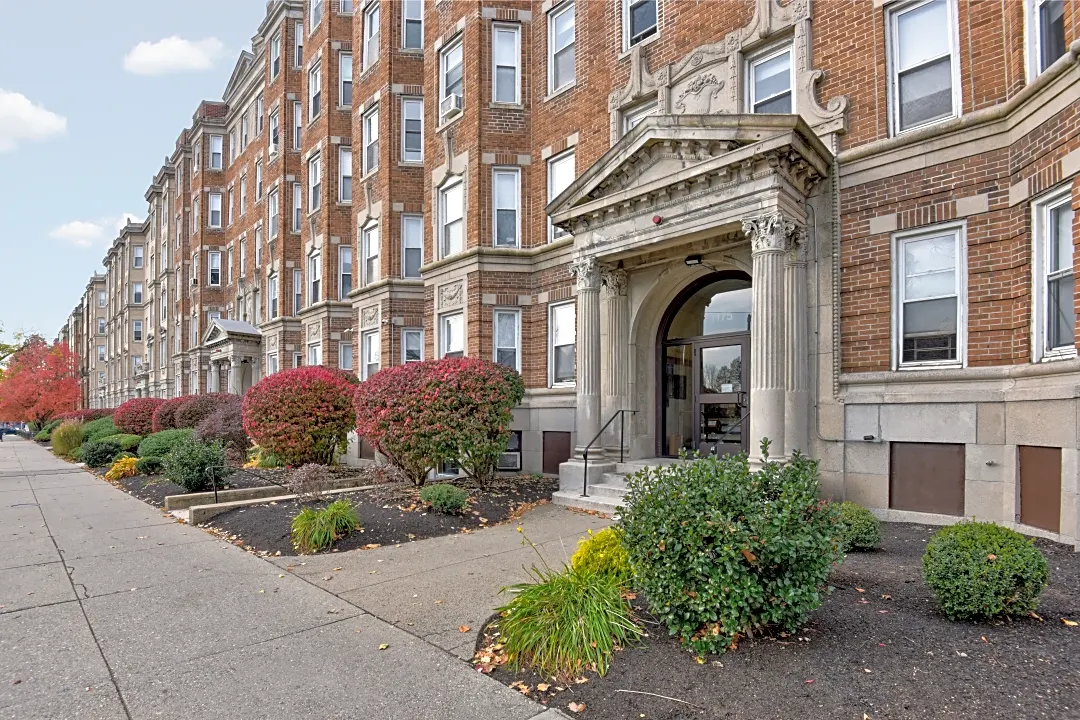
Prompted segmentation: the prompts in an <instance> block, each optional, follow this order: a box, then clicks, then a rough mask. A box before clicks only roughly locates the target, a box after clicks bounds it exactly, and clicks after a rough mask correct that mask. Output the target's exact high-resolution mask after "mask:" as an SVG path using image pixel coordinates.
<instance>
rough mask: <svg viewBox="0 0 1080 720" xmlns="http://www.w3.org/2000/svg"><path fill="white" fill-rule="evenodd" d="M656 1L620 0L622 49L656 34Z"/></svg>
mask: <svg viewBox="0 0 1080 720" xmlns="http://www.w3.org/2000/svg"><path fill="white" fill-rule="evenodd" d="M656 2H657V0H622V6H623V47H624V48H631V47H633V46H634V45H637V44H638V43H639V42H641V41H642V40H644V39H645V38H648V37H651V36H653V35H655V34H656Z"/></svg>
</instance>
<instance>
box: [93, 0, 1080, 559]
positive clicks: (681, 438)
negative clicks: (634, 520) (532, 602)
mask: <svg viewBox="0 0 1080 720" xmlns="http://www.w3.org/2000/svg"><path fill="white" fill-rule="evenodd" d="M1078 54H1080V3H1078V2H1076V1H1075V0H1023V1H1022V2H1021V1H1018V2H1009V3H985V2H976V1H975V0H814V1H813V2H811V0H792V1H791V2H786V3H783V4H781V3H780V2H777V0H737V1H736V0H733V1H731V2H723V3H719V2H695V1H693V0H685V1H683V0H595V1H592V0H590V1H588V2H586V1H585V0H577V1H576V2H574V1H573V0H563V2H555V1H554V0H544V1H541V0H501V1H496V0H427V1H422V0H404V1H402V2H388V1H387V0H383V1H382V2H379V1H378V0H374V1H372V2H366V3H360V2H356V3H353V2H345V1H344V0H342V1H341V2H333V1H331V0H295V1H293V2H277V1H275V2H270V3H268V5H267V14H266V18H265V19H264V21H263V23H262V24H261V25H260V27H259V29H258V33H257V35H256V38H255V40H254V41H253V43H252V49H251V52H250V53H245V54H244V55H243V56H241V59H240V61H239V62H238V64H237V67H236V71H235V72H234V74H233V78H232V79H231V80H230V83H229V86H228V87H227V89H226V91H225V94H224V96H223V99H222V101H220V102H217V101H215V102H207V103H203V105H202V106H201V107H200V109H199V111H198V112H197V113H196V117H195V120H194V123H193V125H192V127H191V128H189V129H186V130H184V131H183V132H182V133H181V136H180V140H178V142H177V148H176V151H175V154H174V155H173V156H172V158H171V161H170V162H171V167H172V168H173V169H174V171H175V173H176V184H177V187H178V191H177V199H176V201H175V202H176V206H177V207H176V213H175V215H176V216H177V217H179V216H181V215H184V217H185V218H189V220H188V221H186V222H179V221H178V222H177V230H176V232H177V235H176V251H175V254H174V262H175V265H174V266H173V269H174V272H175V274H176V277H177V280H176V282H177V288H178V293H177V296H176V302H175V312H176V314H175V316H174V317H175V320H176V322H177V323H178V325H176V326H175V327H177V328H178V332H177V333H176V335H175V337H176V342H178V343H179V344H178V345H177V346H176V347H177V351H176V353H175V354H174V356H173V357H174V362H175V367H174V371H173V372H174V376H175V377H176V378H177V382H176V384H175V392H177V393H187V392H202V391H205V390H207V389H230V390H232V391H234V392H242V391H243V389H244V388H245V387H247V386H248V384H249V382H253V381H255V380H257V379H258V378H259V377H262V376H263V375H265V374H267V373H272V372H276V371H278V370H280V369H282V368H285V367H293V366H296V365H302V364H326V365H331V366H335V367H344V368H351V369H352V371H353V372H355V373H356V374H357V375H359V376H360V377H361V378H364V377H368V376H370V375H371V374H372V373H374V372H377V371H378V370H379V369H381V368H385V367H389V366H392V365H396V364H400V363H404V362H411V361H417V360H422V359H425V358H437V357H445V356H455V355H470V356H479V357H485V358H490V359H492V360H495V361H497V362H503V363H506V364H507V365H509V366H511V367H514V368H515V369H517V370H518V371H520V372H521V374H522V376H523V378H524V380H525V384H526V387H527V392H526V397H525V399H524V401H523V403H522V405H521V407H519V408H518V409H517V410H516V411H515V413H514V426H513V429H514V437H513V439H512V441H511V446H510V447H509V448H508V452H507V454H506V456H505V457H504V466H505V467H506V469H508V470H517V469H519V468H520V469H522V470H524V471H527V472H540V471H543V472H551V473H558V474H559V475H560V478H561V483H562V488H561V490H560V492H559V493H558V494H557V496H556V499H557V500H558V501H559V502H564V503H568V504H576V505H582V506H592V507H605V508H609V507H611V506H612V505H613V504H614V503H615V502H617V499H618V497H619V496H620V495H621V493H622V492H623V488H622V482H621V476H622V475H624V474H625V473H626V472H628V471H630V470H632V469H634V468H635V467H639V466H641V465H642V464H648V463H652V462H658V461H660V459H662V458H667V457H673V456H677V455H678V454H679V453H680V452H683V451H688V452H693V451H700V452H705V453H710V452H717V453H724V452H731V451H745V452H748V453H750V455H751V458H752V460H753V461H754V462H759V461H760V460H761V459H762V458H761V455H762V452H761V441H762V440H763V439H765V438H768V439H769V441H770V443H771V446H770V450H769V454H770V456H772V457H779V458H784V457H788V456H790V455H791V454H792V453H794V452H796V451H799V452H806V453H809V454H811V455H812V456H814V457H816V458H819V459H820V461H821V465H820V468H821V475H822V480H823V484H824V487H825V490H826V492H827V493H828V494H829V495H831V496H833V497H837V498H847V499H851V500H855V501H857V502H860V503H862V504H864V505H866V506H868V507H871V508H874V509H876V510H877V511H879V512H880V514H882V515H883V516H887V517H890V518H893V519H906V520H916V521H926V522H947V521H949V520H951V519H954V518H956V517H959V516H972V515H975V516H978V517H980V518H984V519H991V520H996V521H999V522H1004V523H1012V524H1016V525H1017V526H1019V527H1022V528H1023V529H1025V530H1026V531H1029V532H1034V533H1039V534H1043V535H1047V536H1049V537H1053V538H1056V539H1059V540H1064V541H1070V542H1075V541H1076V540H1077V539H1078V538H1080V525H1078V523H1080V512H1078V478H1080V451H1078V447H1080V443H1078V440H1077V438H1078V433H1080V429H1078V427H1077V425H1078V422H1080V420H1078V410H1080V406H1078V404H1077V400H1076V399H1075V397H1074V395H1075V393H1074V392H1073V390H1072V388H1073V387H1075V385H1076V384H1077V380H1078V379H1080V358H1078V357H1077V352H1076V347H1077V345H1076V303H1077V299H1076V296H1077V293H1076V289H1075V282H1074V267H1075V265H1076V260H1075V252H1074V245H1075V242H1076V238H1077V237H1078V236H1080V220H1078V219H1077V212H1076V211H1077V209H1080V181H1078V180H1077V175H1078V173H1080V134H1078V131H1077V128H1078V126H1080V65H1078ZM350 63H351V64H350ZM260 98H261V103H260ZM253 103H254V114H252V110H251V108H252V104H253ZM264 115H265V120H264ZM245 118H247V120H246V125H245ZM245 127H246V128H247V130H246V131H245ZM245 132H246V134H245ZM260 133H265V136H264V137H263V139H262V140H261V141H257V138H258V137H259V135H260ZM215 138H216V139H215ZM252 174H255V176H256V178H257V179H256V180H255V181H254V185H256V186H257V187H258V189H257V190H256V191H255V194H254V200H252V199H250V198H246V199H244V200H241V199H240V198H241V197H242V196H243V195H244V194H245V191H244V190H242V189H241V186H242V185H244V182H243V178H244V177H245V176H246V177H247V178H248V181H249V182H248V183H247V187H248V190H247V192H248V193H250V192H251V190H250V188H251V186H252V184H251V177H252ZM260 180H261V182H260ZM354 180H355V182H354ZM264 191H265V195H264ZM230 197H232V198H233V199H232V200H231V201H230V199H229V198H230ZM241 204H243V207H244V210H243V211H241V210H240V209H239V206H240V205H241ZM233 207H235V208H236V210H235V212H234V214H233V215H232V216H231V217H232V218H233V220H232V221H231V222H230V221H229V217H230V213H229V211H228V210H229V208H233ZM185 213H186V214H185ZM250 213H254V214H253V215H251V217H250V218H248V217H247V215H248V214H250ZM181 225H183V228H182V229H181V228H180V226H181ZM181 276H182V277H183V284H180V280H181ZM181 288H182V290H180V289H181ZM110 297H111V296H110ZM180 328H182V330H180ZM110 367H111V366H110ZM181 376H183V378H184V379H183V381H182V382H181V381H180V380H179V379H180V378H181ZM620 428H621V431H620ZM586 448H588V450H589V452H588V461H587V462H586V461H585V458H584V455H585V452H584V451H585V450H586ZM351 452H353V454H355V453H356V449H355V448H354V450H353V451H351ZM441 470H446V471H450V472H452V471H453V468H442V469H441ZM586 479H587V480H588V486H589V487H588V488H586V487H585V480H586ZM585 492H587V494H588V497H582V495H583V493H585Z"/></svg>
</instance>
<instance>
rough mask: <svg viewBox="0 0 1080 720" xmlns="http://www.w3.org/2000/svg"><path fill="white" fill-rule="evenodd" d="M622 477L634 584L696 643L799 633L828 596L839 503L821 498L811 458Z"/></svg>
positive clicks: (836, 553) (705, 462)
mask: <svg viewBox="0 0 1080 720" xmlns="http://www.w3.org/2000/svg"><path fill="white" fill-rule="evenodd" d="M767 447H768V445H767V443H763V450H765V451H766V453H767ZM627 485H628V487H629V492H628V494H627V495H626V498H625V507H623V508H622V510H621V513H622V514H621V516H620V519H619V523H618V526H619V528H620V529H621V531H622V533H623V546H624V547H625V548H626V552H627V555H628V556H629V559H630V566H631V567H632V568H633V573H634V585H635V588H636V589H637V590H640V591H642V592H643V593H644V594H645V597H646V599H647V601H648V604H649V608H650V610H651V612H652V613H653V615H655V616H656V618H657V619H658V620H660V621H661V622H663V623H664V624H665V625H667V627H668V630H669V632H671V634H673V635H678V636H679V638H680V639H681V641H682V642H683V643H684V644H686V645H688V646H690V647H691V648H693V649H694V650H695V651H697V652H698V653H706V652H715V653H720V652H724V651H725V650H727V649H731V648H734V647H735V646H736V645H737V643H738V641H739V638H740V637H751V636H753V635H754V634H755V633H761V632H763V631H766V630H769V629H773V628H775V629H779V630H784V631H788V632H792V631H794V630H796V629H798V627H799V625H800V624H801V623H802V622H804V621H805V620H806V618H807V616H808V615H809V614H810V612H811V611H812V610H814V609H816V608H817V607H819V606H820V605H821V603H822V593H823V591H824V590H825V588H826V581H827V580H828V576H829V571H830V569H831V568H832V566H833V564H834V563H835V562H836V561H837V560H838V559H839V558H840V557H841V555H840V538H839V532H840V528H839V518H838V515H839V511H838V510H837V509H836V507H835V506H834V505H833V504H831V503H829V502H826V501H822V500H820V499H819V498H818V493H819V485H818V475H817V463H816V462H814V461H812V460H809V459H807V458H806V457H804V456H802V455H800V454H798V453H795V454H794V455H793V456H792V458H791V460H790V461H789V462H787V463H785V464H783V465H781V464H779V463H776V462H772V461H768V459H767V455H766V461H765V463H764V464H763V466H762V468H761V469H760V470H759V471H757V472H751V471H750V467H749V463H748V460H747V457H746V456H745V455H741V454H740V455H729V456H726V457H723V458H718V457H714V456H709V457H705V458H701V459H695V460H687V459H684V460H683V461H682V462H680V463H677V464H674V465H667V466H661V467H656V468H649V469H647V470H645V471H642V472H640V473H638V474H637V475H634V476H633V477H631V478H630V479H629V480H628V482H627Z"/></svg>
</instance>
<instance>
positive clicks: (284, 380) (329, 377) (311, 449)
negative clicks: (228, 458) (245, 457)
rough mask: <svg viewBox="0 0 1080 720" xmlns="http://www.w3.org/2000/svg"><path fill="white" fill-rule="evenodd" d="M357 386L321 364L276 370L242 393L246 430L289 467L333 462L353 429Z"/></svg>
mask: <svg viewBox="0 0 1080 720" xmlns="http://www.w3.org/2000/svg"><path fill="white" fill-rule="evenodd" d="M353 388H354V385H352V384H351V383H350V382H349V381H348V380H347V379H346V378H345V376H344V374H342V373H341V372H338V371H335V370H330V369H328V368H324V367H321V366H313V367H302V368H294V369H292V370H282V371H281V372H278V373H274V374H273V375H269V376H267V377H265V378H263V379H262V380H260V381H259V382H258V383H256V384H255V385H254V387H252V388H251V389H250V390H248V392H247V395H245V396H244V411H243V414H244V431H245V432H247V434H248V436H249V437H250V438H251V439H252V440H253V441H254V442H255V443H256V444H257V445H258V446H259V447H260V448H262V449H263V450H265V451H267V452H270V453H273V454H274V455H276V456H277V457H278V458H280V459H281V461H282V462H284V463H285V464H286V465H303V464H305V463H321V464H329V463H331V462H332V461H333V460H334V459H335V458H336V457H337V455H339V454H340V453H342V452H344V451H345V442H346V439H347V437H348V434H349V431H350V430H352V427H353V418H354V410H353V404H352V393H353Z"/></svg>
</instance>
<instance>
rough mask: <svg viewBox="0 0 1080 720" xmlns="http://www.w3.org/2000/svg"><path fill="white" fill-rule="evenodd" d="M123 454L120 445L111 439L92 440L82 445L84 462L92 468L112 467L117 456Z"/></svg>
mask: <svg viewBox="0 0 1080 720" xmlns="http://www.w3.org/2000/svg"><path fill="white" fill-rule="evenodd" d="M121 452H123V449H122V448H121V447H120V443H118V442H116V441H115V440H113V439H112V438H111V437H108V438H105V439H103V440H90V441H89V442H84V443H83V444H82V461H83V462H84V463H86V464H87V465H89V466H90V467H94V468H96V467H107V466H109V465H112V463H113V461H114V460H115V459H116V456H117V455H119V454H120V453H121Z"/></svg>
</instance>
